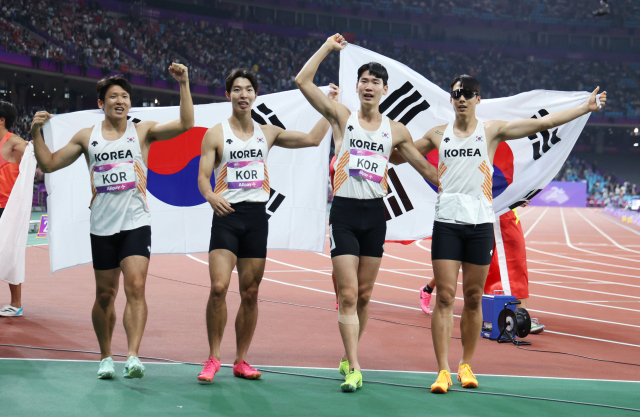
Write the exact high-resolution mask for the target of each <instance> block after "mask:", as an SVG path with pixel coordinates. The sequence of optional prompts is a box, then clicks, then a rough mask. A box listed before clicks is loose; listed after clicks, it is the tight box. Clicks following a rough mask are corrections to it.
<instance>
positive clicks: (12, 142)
mask: <svg viewBox="0 0 640 417" xmlns="http://www.w3.org/2000/svg"><path fill="white" fill-rule="evenodd" d="M25 149H27V142H26V141H25V140H24V139H22V138H21V137H20V136H18V135H13V136H11V137H10V138H9V139H8V140H7V141H6V142H5V143H4V145H3V146H2V151H1V152H2V157H3V158H4V159H5V161H7V162H9V163H12V164H19V163H20V161H21V160H22V155H23V154H24V151H25Z"/></svg>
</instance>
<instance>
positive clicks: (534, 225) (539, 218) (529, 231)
mask: <svg viewBox="0 0 640 417" xmlns="http://www.w3.org/2000/svg"><path fill="white" fill-rule="evenodd" d="M547 211H549V207H547V208H546V209H544V211H543V212H542V214H541V215H540V217H538V219H537V220H536V221H535V222H534V223H533V224H532V225H531V227H530V228H529V230H527V233H525V234H524V237H525V238H526V237H527V236H529V233H531V231H532V230H533V228H534V227H536V225H537V224H538V222H539V221H540V220H541V219H542V217H543V216H544V215H545V213H546V212H547Z"/></svg>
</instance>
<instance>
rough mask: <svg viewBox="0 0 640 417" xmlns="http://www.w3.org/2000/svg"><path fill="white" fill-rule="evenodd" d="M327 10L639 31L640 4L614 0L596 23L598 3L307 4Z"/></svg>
mask: <svg viewBox="0 0 640 417" xmlns="http://www.w3.org/2000/svg"><path fill="white" fill-rule="evenodd" d="M304 1H305V2H306V3H315V4H319V5H323V6H325V8H326V10H331V9H332V8H334V7H345V8H349V9H351V10H353V11H359V10H362V9H370V10H374V11H378V12H409V13H412V14H418V15H420V14H429V15H431V16H435V17H441V16H459V17H465V18H474V19H484V20H505V21H517V22H531V23H542V24H562V25H567V24H569V25H583V26H594V25H595V26H599V27H616V25H618V26H620V25H621V26H622V27H624V28H634V27H638V24H639V23H640V3H638V1H636V0H615V1H614V2H609V3H610V5H611V6H610V11H611V15H612V16H611V17H613V18H600V19H598V20H597V21H596V22H594V16H593V11H594V10H596V9H599V8H600V4H599V1H597V0H592V1H572V0H516V1H513V0H445V1H442V0H304Z"/></svg>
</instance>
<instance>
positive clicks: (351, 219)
mask: <svg viewBox="0 0 640 417" xmlns="http://www.w3.org/2000/svg"><path fill="white" fill-rule="evenodd" d="M345 45H346V42H345V40H344V38H343V37H342V36H341V35H340V34H336V35H333V36H331V37H330V38H328V39H327V41H326V42H325V43H324V44H323V45H322V47H321V48H320V49H319V50H318V51H317V52H316V53H315V54H314V55H313V57H311V59H310V60H309V61H308V62H307V63H306V64H305V66H304V67H303V68H302V70H301V71H300V73H299V74H298V76H297V77H296V83H297V84H298V87H299V88H300V90H301V91H302V94H304V96H305V97H306V98H307V100H309V102H310V103H311V105H312V106H313V107H314V108H315V109H316V110H318V111H319V112H320V114H322V115H323V116H324V117H325V118H326V119H327V120H329V122H330V123H331V126H332V128H333V138H334V142H335V145H336V149H339V152H338V153H337V161H336V165H335V172H336V174H335V179H334V182H335V187H334V195H335V198H334V199H333V205H332V207H331V214H330V216H329V234H330V239H331V260H332V263H333V270H334V272H335V275H336V281H337V284H338V300H339V309H338V327H339V329H340V334H341V336H342V341H343V344H344V347H345V352H346V353H345V355H344V356H343V357H342V360H341V362H340V367H339V371H340V373H342V374H343V375H345V382H344V383H343V384H342V385H341V389H342V390H343V391H345V392H353V391H356V390H357V389H358V388H359V387H361V386H362V373H361V368H360V364H359V362H358V358H357V354H358V340H359V338H360V337H361V336H362V334H363V332H364V329H365V326H366V324H367V313H368V308H369V300H370V299H371V292H372V290H373V285H374V283H375V280H376V276H377V274H378V269H379V268H380V262H381V260H382V253H383V252H384V240H385V234H386V218H385V211H384V202H383V201H382V199H383V197H385V196H386V195H387V191H388V186H387V165H388V159H389V155H390V153H391V150H392V149H393V148H397V149H398V150H399V151H400V153H401V154H402V156H403V157H404V159H405V160H406V161H408V162H409V163H410V164H411V165H412V166H413V167H414V168H416V169H417V170H418V172H419V173H420V174H422V176H425V177H426V176H428V175H429V170H430V169H433V168H434V167H433V166H431V165H430V164H429V163H428V162H427V161H426V160H425V159H424V158H423V157H422V155H420V153H419V152H418V151H417V150H416V149H415V147H414V146H413V140H412V138H411V135H410V133H409V131H408V130H407V128H406V127H405V126H404V125H402V124H401V123H397V122H394V121H392V120H390V119H389V118H388V117H386V116H383V115H382V114H381V113H380V111H379V109H378V107H379V104H380V100H381V99H382V96H384V95H386V94H387V91H388V88H389V87H388V86H387V80H388V74H387V70H386V69H385V68H384V67H383V66H382V65H380V64H379V63H376V62H370V63H368V64H365V65H363V66H362V67H360V68H359V69H358V74H357V79H358V83H357V86H356V91H357V93H358V96H359V98H360V109H359V110H358V111H357V112H355V113H351V111H349V109H348V108H347V107H346V106H344V105H343V104H341V103H338V102H334V101H331V100H330V99H329V98H327V97H326V96H325V95H324V94H323V93H322V91H320V89H319V88H318V87H317V86H316V85H314V84H313V78H314V76H315V74H316V72H317V70H318V66H319V65H320V63H321V62H322V60H323V59H324V58H325V57H326V56H327V55H329V53H330V52H331V51H334V50H335V51H339V50H342V49H343V48H344V47H345ZM354 75H356V74H354ZM433 171H434V172H435V169H434V170H433Z"/></svg>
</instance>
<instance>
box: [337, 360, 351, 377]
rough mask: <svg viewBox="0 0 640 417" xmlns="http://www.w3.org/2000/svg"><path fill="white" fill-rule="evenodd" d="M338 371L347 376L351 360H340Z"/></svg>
mask: <svg viewBox="0 0 640 417" xmlns="http://www.w3.org/2000/svg"><path fill="white" fill-rule="evenodd" d="M338 372H340V373H341V374H342V375H344V376H347V374H348V373H349V360H346V361H340V366H339V367H338Z"/></svg>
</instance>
